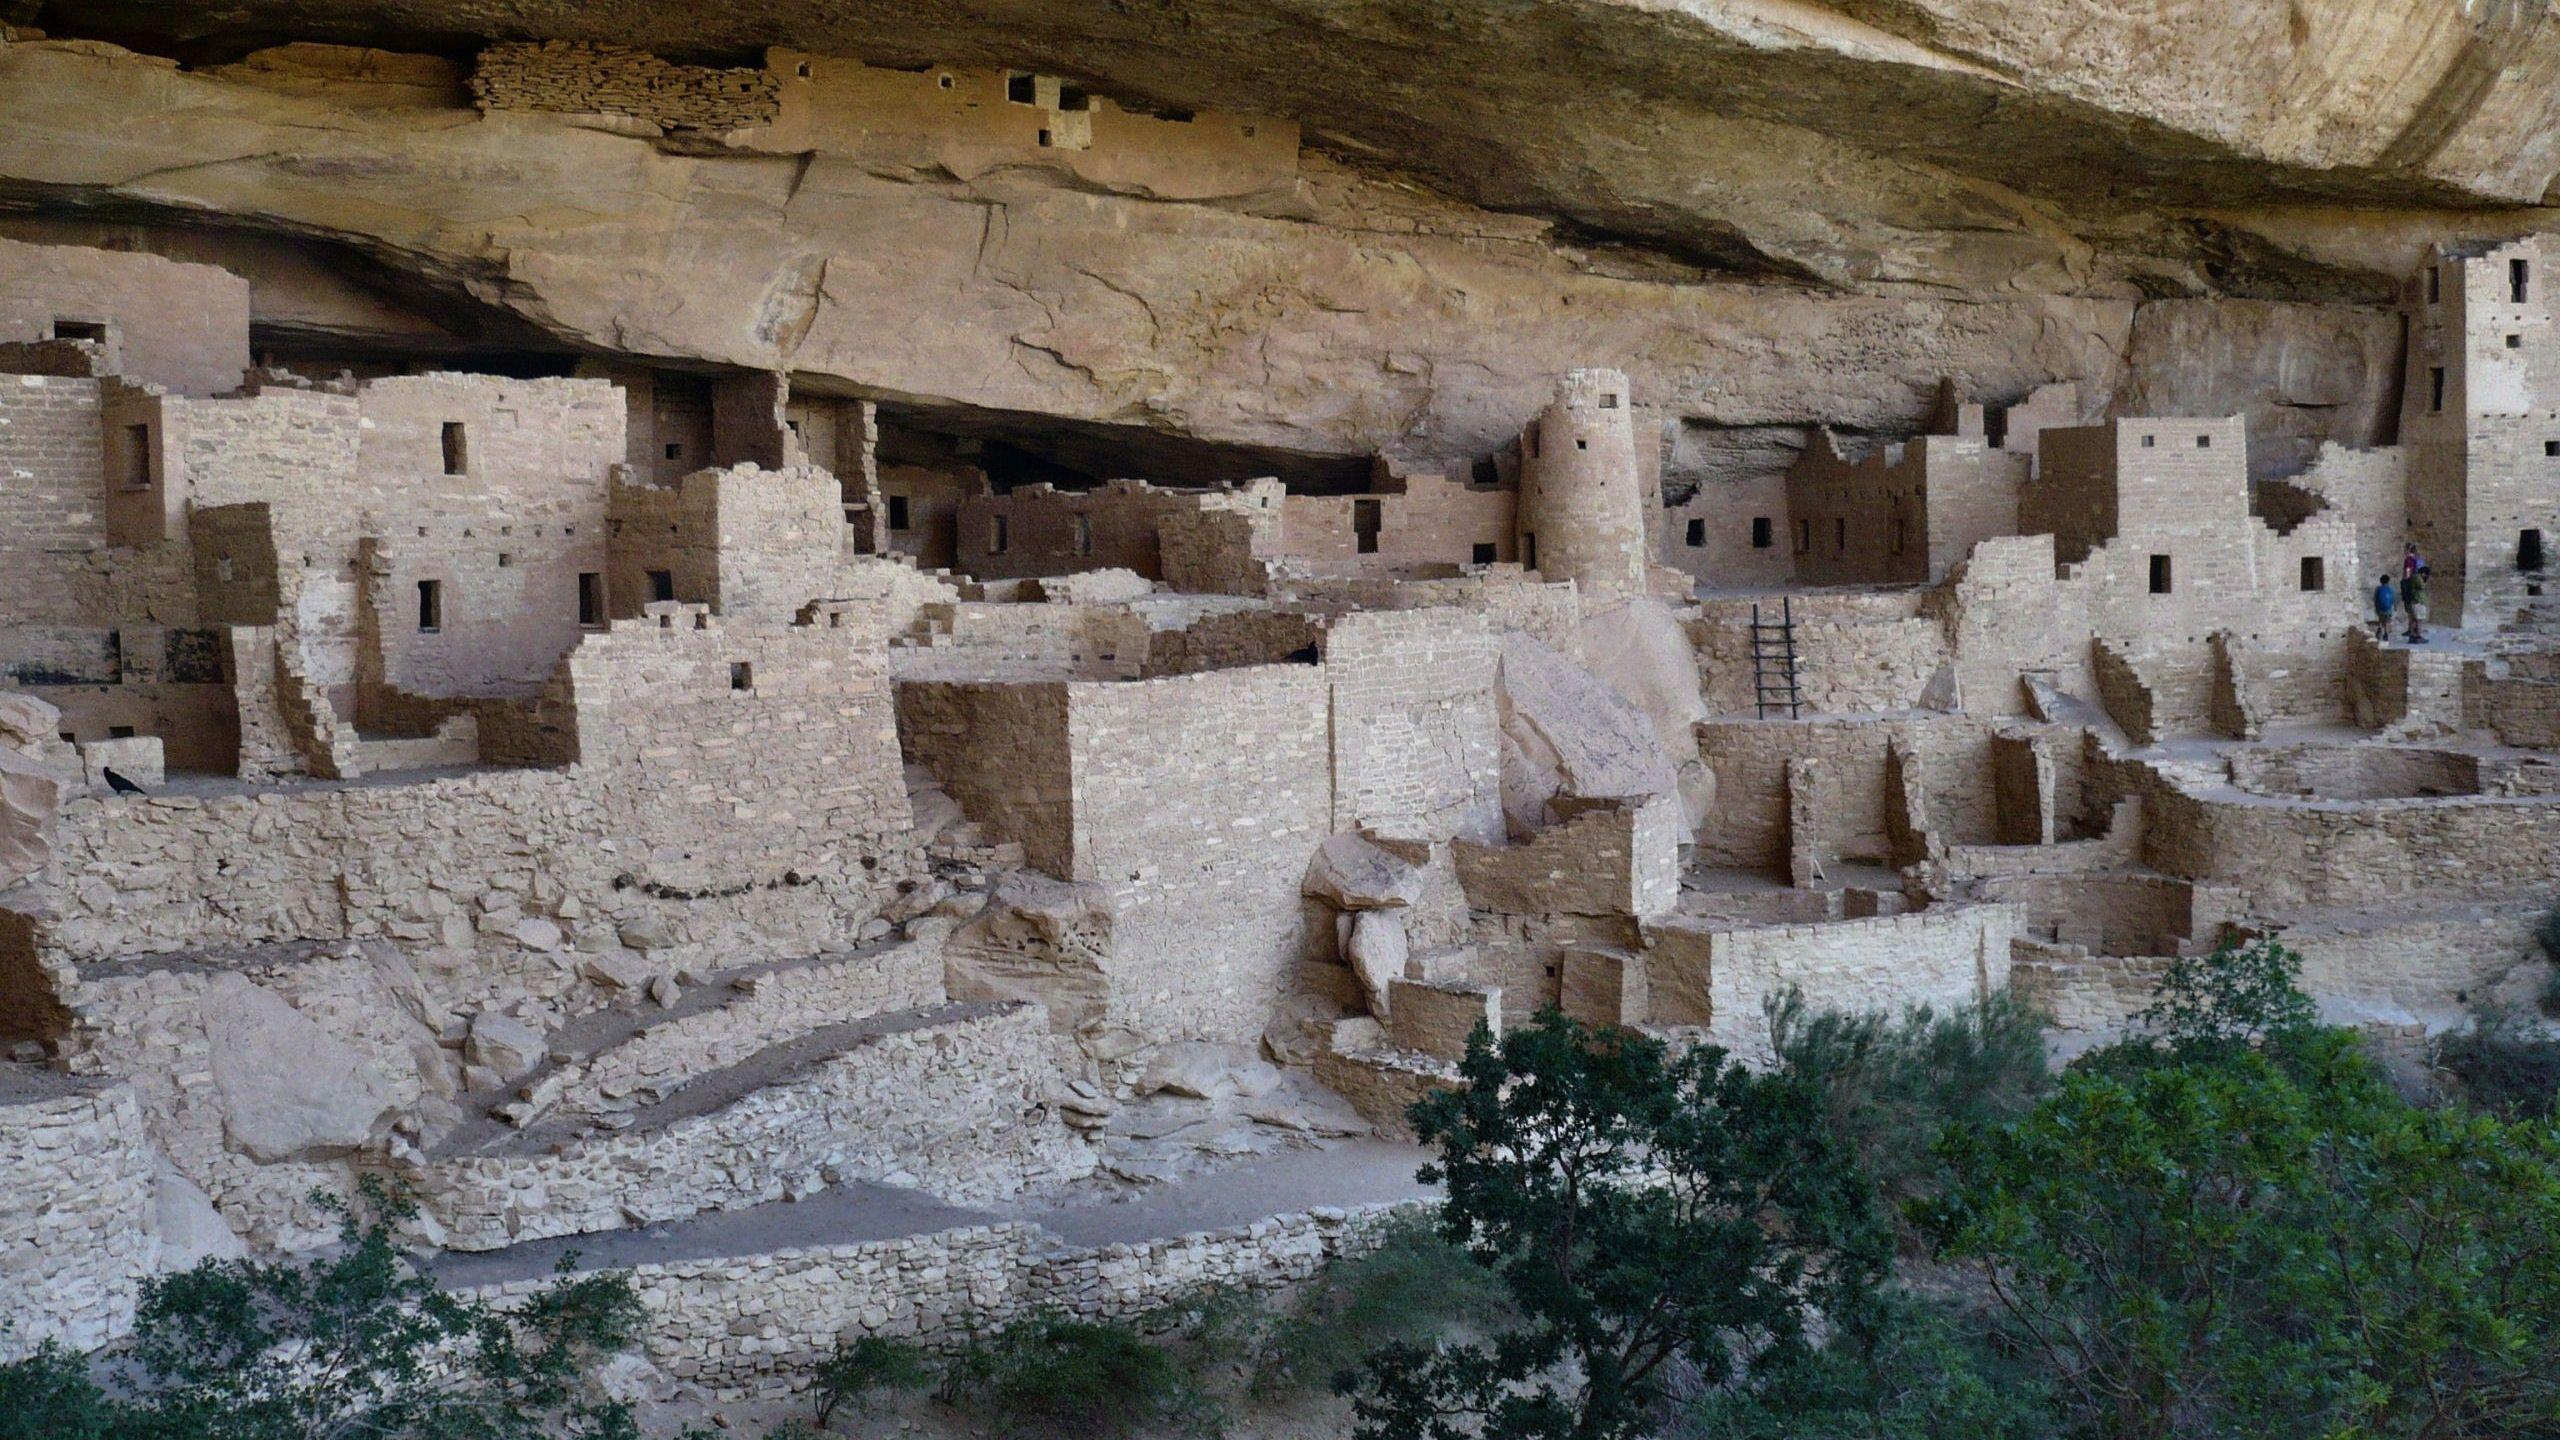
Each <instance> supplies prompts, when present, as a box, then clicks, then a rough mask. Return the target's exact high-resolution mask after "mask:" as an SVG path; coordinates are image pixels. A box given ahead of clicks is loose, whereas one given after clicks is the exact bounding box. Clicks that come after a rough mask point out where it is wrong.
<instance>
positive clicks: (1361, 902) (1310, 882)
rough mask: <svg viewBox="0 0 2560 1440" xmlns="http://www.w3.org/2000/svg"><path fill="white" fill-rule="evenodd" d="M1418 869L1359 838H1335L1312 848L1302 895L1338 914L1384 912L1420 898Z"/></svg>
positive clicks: (1420, 870)
mask: <svg viewBox="0 0 2560 1440" xmlns="http://www.w3.org/2000/svg"><path fill="white" fill-rule="evenodd" d="M1423 884H1424V875H1423V871H1422V867H1421V866H1419V865H1416V864H1414V863H1412V862H1411V861H1409V860H1406V859H1404V858H1403V857H1402V856H1399V855H1394V854H1390V853H1389V852H1388V851H1386V850H1384V849H1382V848H1380V847H1379V846H1377V845H1374V844H1372V843H1370V841H1369V840H1368V839H1367V838H1365V837H1363V836H1359V835H1336V836H1334V837H1333V838H1332V839H1329V840H1327V841H1325V842H1324V843H1323V844H1322V845H1319V846H1317V847H1316V858H1315V859H1314V860H1312V861H1309V862H1308V864H1307V876H1306V879H1305V881H1304V882H1303V883H1302V884H1301V885H1300V887H1299V888H1300V890H1301V892H1302V893H1304V894H1307V895H1312V896H1314V897H1315V898H1316V899H1319V900H1322V901H1325V902H1326V903H1328V904H1330V905H1332V906H1333V907H1334V908H1335V909H1338V910H1384V909H1389V908H1393V907H1397V906H1406V905H1411V904H1413V903H1414V902H1415V901H1417V900H1419V899H1421V898H1422V888H1423Z"/></svg>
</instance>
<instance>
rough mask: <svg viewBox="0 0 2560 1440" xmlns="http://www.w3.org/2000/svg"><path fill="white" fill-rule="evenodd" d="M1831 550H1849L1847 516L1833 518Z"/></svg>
mask: <svg viewBox="0 0 2560 1440" xmlns="http://www.w3.org/2000/svg"><path fill="white" fill-rule="evenodd" d="M1831 548H1832V549H1834V550H1846V549H1848V548H1849V517H1848V516H1846V515H1834V516H1832V517H1831Z"/></svg>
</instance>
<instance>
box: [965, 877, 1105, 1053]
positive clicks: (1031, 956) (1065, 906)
mask: <svg viewBox="0 0 2560 1440" xmlns="http://www.w3.org/2000/svg"><path fill="white" fill-rule="evenodd" d="M1114 918H1115V917H1114V915H1113V912H1112V909H1111V896H1110V892H1108V891H1106V890H1104V889H1103V888H1102V887H1101V886H1099V885H1095V884H1091V883H1089V882H1075V883H1070V882H1068V881H1064V880H1055V879H1052V878H1050V877H1049V876H1046V875H1043V874H1041V873H1039V872H1038V871H1036V870H1016V871H1010V872H1008V873H1006V874H1004V875H1002V876H1000V877H998V878H997V880H996V883H995V885H994V887H993V888H992V889H991V890H990V891H989V892H988V894H987V899H986V903H985V904H984V905H982V906H980V907H979V910H978V913H977V914H976V915H975V916H973V917H971V918H970V920H969V922H968V923H967V924H964V925H962V926H961V927H960V928H959V929H957V930H954V931H953V932H951V938H950V939H949V940H948V941H947V942H946V943H945V945H944V947H943V953H944V956H945V959H946V963H945V965H944V976H943V983H944V987H945V988H946V989H947V990H948V991H949V992H950V995H951V998H952V999H954V1000H1027V1001H1034V1002H1037V1003H1038V1004H1041V1005H1044V1006H1047V1007H1048V1011H1049V1023H1050V1024H1051V1026H1052V1027H1053V1028H1055V1029H1057V1030H1058V1031H1060V1032H1061V1033H1064V1034H1070V1035H1075V1036H1077V1037H1078V1039H1079V1041H1080V1043H1083V1044H1084V1045H1085V1048H1086V1052H1087V1053H1088V1054H1091V1055H1094V1056H1095V1057H1096V1058H1102V1052H1101V1051H1100V1050H1098V1049H1096V1048H1095V1045H1094V1042H1095V1041H1096V1040H1097V1039H1098V1037H1099V1031H1098V1028H1097V1027H1099V1026H1100V1025H1101V1024H1102V1021H1103V1017H1104V1015H1105V1014H1106V1013H1107V1011H1108V1009H1109V1003H1108V1002H1109V995H1110V978H1109V976H1108V975H1107V974H1106V973H1105V971H1104V962H1105V961H1106V960H1107V959H1108V958H1109V956H1110V954H1111V927H1112V923H1113V920H1114Z"/></svg>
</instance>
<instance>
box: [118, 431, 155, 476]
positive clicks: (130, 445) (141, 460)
mask: <svg viewBox="0 0 2560 1440" xmlns="http://www.w3.org/2000/svg"><path fill="white" fill-rule="evenodd" d="M124 488H126V489H127V490H148V489H150V488H151V427H150V426H148V425H127V426H126V427H124Z"/></svg>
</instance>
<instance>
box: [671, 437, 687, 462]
mask: <svg viewBox="0 0 2560 1440" xmlns="http://www.w3.org/2000/svg"><path fill="white" fill-rule="evenodd" d="M667 458H668V459H670V460H681V459H683V458H684V446H682V445H680V444H678V443H677V442H675V441H673V440H670V441H668V442H667Z"/></svg>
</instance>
